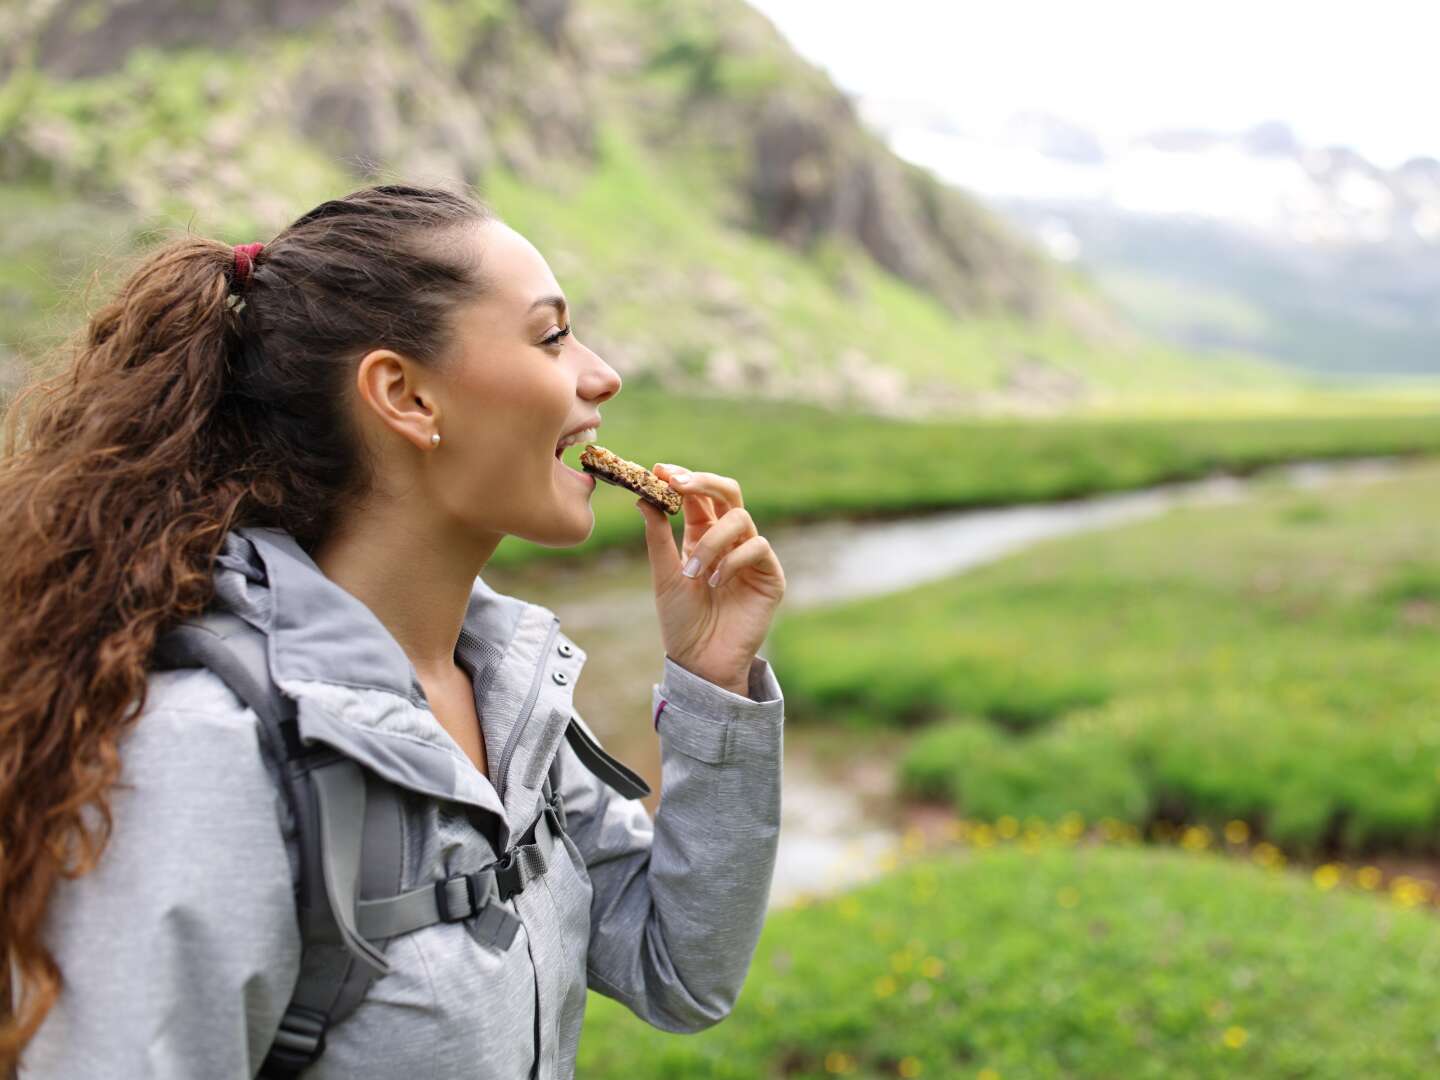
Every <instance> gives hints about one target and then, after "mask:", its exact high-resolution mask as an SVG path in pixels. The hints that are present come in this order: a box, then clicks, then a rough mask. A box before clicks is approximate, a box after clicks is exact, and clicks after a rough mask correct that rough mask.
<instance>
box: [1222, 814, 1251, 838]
mask: <svg viewBox="0 0 1440 1080" xmlns="http://www.w3.org/2000/svg"><path fill="white" fill-rule="evenodd" d="M1249 839H1250V826H1249V825H1247V824H1246V823H1245V822H1243V821H1241V820H1240V819H1239V818H1236V819H1235V820H1234V821H1227V822H1226V823H1225V842H1226V843H1227V844H1243V843H1245V841H1246V840H1249Z"/></svg>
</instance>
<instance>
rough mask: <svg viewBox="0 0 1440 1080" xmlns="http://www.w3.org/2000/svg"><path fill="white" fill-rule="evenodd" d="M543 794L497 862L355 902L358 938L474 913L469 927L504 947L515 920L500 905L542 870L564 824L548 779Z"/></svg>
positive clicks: (512, 937)
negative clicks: (521, 833)
mask: <svg viewBox="0 0 1440 1080" xmlns="http://www.w3.org/2000/svg"><path fill="white" fill-rule="evenodd" d="M546 794H547V795H548V796H549V797H548V798H547V799H546V800H545V802H544V805H543V809H542V811H541V813H540V814H539V816H538V817H536V819H535V821H534V823H533V824H532V825H531V826H530V828H529V829H527V830H526V831H525V835H524V836H522V837H521V838H520V840H519V841H518V842H517V843H516V844H515V845H514V846H513V847H511V848H510V849H509V850H508V851H506V852H505V854H504V855H503V856H502V857H501V858H500V859H499V860H498V861H497V862H494V863H491V864H490V865H489V866H485V867H482V868H481V869H479V870H472V871H471V872H470V873H468V874H455V875H453V876H451V877H448V878H443V879H442V880H440V881H437V882H434V883H433V884H427V885H422V886H420V887H419V888H415V889H409V890H406V891H405V892H402V893H399V894H397V895H395V896H387V897H381V898H379V899H360V900H358V901H357V902H356V904H355V928H356V930H357V931H358V932H359V934H360V936H361V937H362V938H367V939H370V940H372V941H373V940H381V939H385V938H391V937H395V936H397V935H399V934H408V933H410V932H411V931H413V930H419V929H421V928H422V927H426V926H433V925H434V924H435V923H440V922H462V921H464V920H466V919H469V918H472V917H474V916H477V915H478V916H479V919H478V921H477V923H476V925H475V929H476V931H477V932H478V933H479V934H480V936H481V937H482V938H484V939H485V940H487V941H489V942H490V943H491V944H493V945H495V946H496V947H498V948H500V949H502V950H504V949H508V948H509V947H510V943H511V942H512V941H514V940H515V934H516V932H517V931H518V930H519V927H520V920H519V919H517V918H516V917H515V915H514V914H512V913H511V912H510V911H508V910H506V909H505V908H504V907H503V906H501V905H503V904H504V903H505V902H506V901H507V900H509V899H510V898H511V897H512V896H514V895H516V894H517V893H521V892H524V891H525V887H526V886H527V885H529V884H530V882H532V881H534V880H535V879H536V878H538V877H539V876H540V875H541V874H543V873H545V870H546V868H547V867H548V866H549V862H550V851H551V848H552V846H553V845H554V843H555V834H556V832H557V831H559V830H560V829H561V828H562V827H563V823H564V814H565V810H564V805H563V803H562V802H561V799H560V796H559V794H558V793H555V792H551V791H550V790H549V781H548V779H547V781H546Z"/></svg>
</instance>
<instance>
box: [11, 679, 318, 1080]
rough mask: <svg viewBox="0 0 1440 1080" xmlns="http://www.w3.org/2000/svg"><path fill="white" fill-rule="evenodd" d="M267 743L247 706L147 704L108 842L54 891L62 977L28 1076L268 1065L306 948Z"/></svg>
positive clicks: (242, 1071)
mask: <svg viewBox="0 0 1440 1080" xmlns="http://www.w3.org/2000/svg"><path fill="white" fill-rule="evenodd" d="M195 674H196V675H200V674H202V673H195ZM203 674H204V675H205V676H208V673H203ZM259 739H260V736H259V728H258V726H257V724H256V721H255V718H254V714H253V713H251V712H249V711H248V710H243V709H241V708H239V707H236V708H234V709H233V710H228V711H226V710H214V711H208V710H207V711H204V712H200V711H196V710H183V711H182V710H179V709H173V710H172V709H158V710H151V709H150V708H149V707H148V706H147V708H146V711H145V712H144V713H143V714H142V716H141V718H140V719H139V721H137V724H136V727H135V728H134V729H132V731H131V732H130V734H129V736H127V738H126V739H125V740H124V741H123V742H122V744H121V761H122V775H121V780H120V784H119V785H117V786H116V788H114V789H113V791H112V794H111V807H112V813H113V821H114V827H113V831H112V833H111V835H110V839H109V842H108V844H107V846H106V848H105V850H104V852H103V853H102V855H101V857H100V860H99V862H98V863H97V865H96V867H95V868H94V869H93V870H92V871H91V872H90V873H88V874H85V875H84V876H82V877H79V878H77V879H74V880H71V881H62V882H61V883H60V884H59V885H58V886H57V887H56V890H55V892H54V894H53V896H52V899H51V903H50V914H49V918H48V922H47V927H46V939H47V944H48V945H49V946H50V948H51V949H52V951H53V952H54V953H55V956H56V959H57V961H58V962H59V964H60V968H61V974H62V978H63V980H64V983H63V986H62V989H61V993H60V997H59V1000H58V1001H57V1003H56V1005H55V1007H54V1008H52V1009H51V1011H50V1013H49V1014H48V1015H47V1016H46V1018H45V1020H44V1022H43V1023H42V1024H41V1026H40V1029H39V1031H38V1032H37V1034H36V1037H35V1039H34V1040H33V1041H32V1042H31V1044H30V1046H29V1047H28V1048H27V1050H26V1053H25V1055H24V1058H23V1068H22V1069H21V1072H20V1076H21V1077H22V1078H24V1080H31V1078H34V1080H39V1078H41V1077H47V1078H48V1077H56V1078H59V1077H80V1076H117V1077H118V1076H126V1077H146V1078H151V1080H169V1078H172V1077H173V1078H175V1080H181V1078H185V1080H190V1078H193V1077H197V1076H204V1077H214V1078H220V1080H240V1078H249V1077H252V1076H254V1075H255V1073H256V1072H258V1071H259V1068H260V1064H261V1061H262V1060H263V1058H264V1056H265V1054H266V1052H267V1050H268V1048H269V1045H270V1042H271V1040H272V1039H273V1037H274V1035H275V1031H276V1029H277V1027H278V1025H279V1020H280V1015H281V1013H282V1012H283V1011H284V1008H285V1005H286V1003H287V1002H288V1001H289V998H290V991H291V990H292V989H293V987H294V984H295V978H296V975H297V972H298V970H299V957H300V933H299V927H298V925H297V919H296V915H295V901H294V896H293V892H292V877H291V872H292V871H291V864H290V857H291V852H290V851H289V850H287V842H286V837H285V829H286V827H287V825H288V820H289V816H288V807H284V804H283V803H282V802H281V801H280V800H281V794H280V791H279V788H278V787H277V785H276V783H275V782H274V780H273V779H272V777H271V774H270V772H269V769H268V766H267V764H266V762H265V759H264V758H263V757H262V753H261V750H260V748H259Z"/></svg>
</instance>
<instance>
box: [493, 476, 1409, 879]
mask: <svg viewBox="0 0 1440 1080" xmlns="http://www.w3.org/2000/svg"><path fill="white" fill-rule="evenodd" d="M1404 468H1405V466H1404V464H1403V463H1401V462H1398V461H1396V460H1392V459H1360V460H1354V461H1343V462H1302V463H1296V464H1292V465H1286V466H1282V467H1277V468H1275V469H1271V470H1266V471H1264V472H1262V473H1259V474H1257V475H1256V476H1254V477H1251V478H1248V479H1243V480H1242V479H1237V478H1234V477H1228V476H1217V477H1213V478H1210V479H1206V480H1200V481H1195V482H1188V483H1176V484H1164V485H1159V486H1156V487H1152V488H1147V489H1142V490H1139V491H1133V492H1125V493H1121V494H1111V495H1099V496H1095V497H1092V498H1086V499H1077V500H1072V501H1068V502H1061V503H1047V504H1039V505H1026V506H1014V507H1005V508H1001V509H990V510H959V511H953V512H947V513H941V514H927V515H925V516H921V517H913V518H902V519H893V520H886V521H834V522H824V523H820V524H810V525H803V526H776V527H774V528H767V527H765V526H764V525H763V523H762V525H761V528H762V531H763V532H764V534H765V535H766V536H767V537H768V538H769V540H770V543H771V545H772V546H773V547H774V549H775V551H776V552H777V553H778V554H779V556H780V560H781V562H782V563H783V564H784V566H785V577H786V594H785V602H784V605H783V609H782V610H789V611H795V610H800V609H804V608H812V607H818V606H822V605H825V604H831V603H840V602H843V601H847V600H854V599H858V598H860V597H866V596H875V595H880V594H884V593H888V592H894V591H897V590H900V589H907V588H911V587H913V586H916V585H920V584H923V583H924V582H927V581H933V580H936V579H938V578H944V577H950V576H952V575H955V574H959V573H963V572H965V571H968V570H971V569H973V568H975V567H977V566H981V565H983V564H985V563H989V562H993V561H995V560H997V559H1001V558H1004V557H1005V556H1007V555H1011V554H1013V553H1015V552H1018V551H1022V550H1024V549H1026V548H1028V547H1031V546H1033V545H1035V544H1037V543H1040V542H1042V541H1045V540H1049V539H1052V538H1055V537H1061V536H1067V535H1071V534H1075V533H1081V532H1090V531H1093V530H1096V529H1105V528H1110V527H1114V526H1117V525H1122V524H1126V523H1129V522H1133V521H1139V520H1142V519H1146V518H1153V517H1157V516H1159V515H1161V514H1164V513H1167V512H1168V511H1170V510H1172V509H1175V508H1178V507H1187V506H1207V505H1225V504H1232V503H1238V502H1241V501H1244V500H1246V499H1248V498H1250V497H1251V496H1252V495H1253V494H1254V493H1255V492H1256V491H1257V490H1275V489H1277V488H1279V489H1288V490H1301V491H1323V490H1328V489H1330V488H1334V487H1337V486H1341V485H1350V484H1365V483H1372V482H1374V481H1377V480H1381V479H1385V478H1388V477H1392V476H1395V475H1398V474H1400V473H1401V472H1402V470H1403V469H1404ZM604 491H605V489H602V492H604ZM597 497H604V494H603V493H602V494H601V495H599V496H597ZM637 543H638V545H639V546H638V547H637V549H636V551H635V552H634V553H633V554H632V553H628V552H616V551H611V552H606V553H604V554H602V555H600V556H597V557H596V558H595V559H593V560H588V561H586V562H585V563H583V564H564V563H562V562H560V561H549V560H547V561H542V562H539V563H535V564H531V565H529V566H525V567H521V568H515V569H503V568H498V567H495V568H491V569H489V570H487V571H486V572H485V574H484V577H485V580H486V581H487V582H488V583H489V584H491V585H492V586H494V587H495V588H497V589H499V590H501V591H502V592H506V593H511V594H513V595H516V596H523V597H525V598H526V599H527V600H531V601H533V602H535V603H540V604H544V605H545V606H546V607H548V608H550V609H551V610H553V611H554V612H555V613H556V614H557V615H558V616H559V617H560V622H561V625H562V626H564V628H565V632H566V634H568V635H569V636H570V637H571V638H572V639H573V640H575V641H577V642H578V643H579V644H580V645H581V647H582V648H583V649H585V651H586V654H587V660H586V664H585V670H584V673H583V675H582V677H581V679H580V681H579V683H578V684H577V685H576V690H575V701H576V707H577V708H578V709H579V710H580V712H581V714H582V715H583V716H584V717H585V719H586V720H587V722H588V723H589V724H590V725H591V727H593V728H594V729H595V731H596V733H597V734H598V735H599V736H600V737H601V738H602V739H603V740H604V741H605V744H606V746H607V748H609V749H610V750H612V751H613V752H614V753H615V754H617V755H618V756H619V757H621V758H622V759H624V760H625V761H626V762H628V763H629V764H630V765H632V766H633V767H634V768H636V769H637V770H638V771H639V772H641V773H642V774H643V775H644V776H645V777H646V779H647V780H648V781H649V782H650V785H651V787H652V789H653V790H654V791H655V795H652V796H651V798H650V799H649V800H647V805H648V806H649V808H650V811H651V812H652V813H654V812H655V810H656V809H657V801H658V794H659V789H660V783H659V779H660V762H659V745H658V742H657V739H656V736H655V733H654V731H653V729H652V728H651V726H650V723H649V716H648V714H649V709H650V688H651V685H652V684H653V683H654V682H655V681H656V680H658V679H659V677H660V663H659V659H658V658H659V657H661V656H662V655H663V650H662V648H661V645H660V638H659V629H658V625H657V623H656V619H655V610H654V600H653V597H652V594H651V590H650V566H649V562H648V561H647V559H646V556H645V550H644V546H643V541H642V540H639V539H638V538H637ZM761 654H762V655H765V650H764V649H763V648H762V650H761ZM777 675H778V676H779V678H780V680H781V684H782V685H783V684H784V679H785V673H784V672H777ZM835 739H836V735H835V733H833V732H826V731H823V730H811V729H806V728H803V727H799V726H791V727H789V728H788V729H787V731H786V733H785V751H786V752H785V788H784V797H783V800H784V811H783V818H782V825H781V834H780V855H779V860H778V863H777V866H776V871H775V882H774V887H773V889H772V891H771V900H770V902H771V906H772V907H774V906H780V905H784V904H787V903H790V902H793V901H794V900H795V899H797V898H798V897H799V896H800V895H802V894H814V893H821V892H825V891H829V890H831V889H835V888H839V887H842V886H845V885H848V884H851V883H853V882H856V881H859V880H861V879H863V878H865V877H868V876H870V875H872V874H874V873H876V872H878V871H879V870H880V869H882V868H883V867H884V866H886V865H887V864H888V862H889V860H890V859H891V858H893V856H894V854H895V853H896V852H897V851H898V849H899V847H900V845H901V829H900V815H899V806H898V800H897V799H896V798H895V793H894V789H893V786H892V785H893V776H894V769H893V767H892V761H891V760H890V755H889V754H887V753H886V752H885V751H886V748H885V745H884V742H883V736H879V737H878V741H877V740H870V741H869V742H868V744H867V745H861V740H859V739H858V737H854V736H851V735H850V734H848V733H847V734H846V735H845V736H844V739H845V740H846V745H843V746H840V745H836V743H835Z"/></svg>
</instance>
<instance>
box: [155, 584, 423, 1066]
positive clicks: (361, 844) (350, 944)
mask: <svg viewBox="0 0 1440 1080" xmlns="http://www.w3.org/2000/svg"><path fill="white" fill-rule="evenodd" d="M154 666H155V667H157V668H187V667H205V668H208V669H209V670H210V671H212V672H214V673H215V674H216V675H217V676H218V677H219V678H220V679H221V680H223V681H224V683H225V684H226V685H227V686H228V687H229V688H230V689H231V690H232V691H234V692H235V695H236V696H237V697H239V698H240V700H241V701H243V702H244V703H245V704H246V705H248V706H249V707H250V708H252V709H253V710H254V711H255V714H256V716H258V717H259V718H260V721H261V724H262V728H263V731H264V734H265V737H266V739H267V740H268V741H269V743H270V746H271V748H272V750H273V751H274V753H275V755H276V758H277V759H278V761H279V764H280V772H281V777H282V785H281V786H282V789H283V793H284V795H285V797H286V799H287V801H288V803H289V806H290V810H291V813H292V815H293V818H294V822H295V832H296V840H297V844H298V847H299V853H300V860H299V866H300V874H299V880H298V881H297V882H296V900H297V908H298V918H299V924H300V936H301V959H300V974H299V977H298V979H297V981H296V985H295V991H294V994H293V996H292V998H291V1001H290V1004H289V1006H288V1007H287V1008H286V1010H285V1013H284V1016H283V1017H282V1018H281V1021H280V1026H279V1030H278V1031H277V1032H276V1036H275V1042H274V1043H273V1045H272V1046H271V1049H270V1053H269V1055H268V1056H267V1057H266V1059H265V1063H264V1065H263V1066H262V1067H261V1071H260V1075H261V1076H263V1077H277V1078H289V1077H293V1076H296V1075H298V1074H299V1073H300V1072H301V1071H302V1070H303V1069H305V1068H306V1067H307V1066H309V1065H310V1064H311V1063H313V1062H314V1061H315V1059H316V1058H318V1057H319V1056H320V1054H321V1053H322V1052H323V1051H324V1049H325V1030H326V1028H328V1027H329V1026H330V1025H331V1024H333V1023H335V1022H336V1021H337V1020H339V1019H341V1018H342V1017H343V1016H346V1015H348V1014H349V1013H350V1012H351V1011H353V1010H354V1008H355V1006H356V1005H358V1004H359V1002H360V999H361V998H362V997H363V996H364V994H365V990H366V988H367V987H368V986H369V984H370V982H371V980H373V979H374V978H375V976H376V975H377V974H383V973H384V972H386V971H388V970H389V964H388V962H387V961H386V960H385V956H384V954H383V952H382V951H381V949H382V948H383V946H384V942H383V941H381V942H375V943H372V942H370V941H367V940H365V938H363V937H362V936H361V935H360V934H359V932H358V931H357V929H356V926H355V915H354V912H355V910H356V904H357V901H358V896H357V890H366V889H370V888H374V889H376V890H379V891H391V892H393V891H394V890H395V888H396V887H398V882H399V879H400V871H401V848H400V806H399V802H398V795H397V793H396V792H395V791H394V789H393V787H392V785H389V784H386V783H384V782H382V781H379V780H378V779H377V778H374V777H371V776H369V774H367V773H365V772H364V770H362V769H361V768H360V767H359V766H358V765H357V764H356V763H355V762H353V761H351V760H350V759H348V758H346V757H344V756H343V755H340V754H337V753H335V752H333V751H331V750H329V749H328V748H324V747H309V746H306V745H305V744H304V743H302V742H301V740H300V734H299V727H298V723H297V720H296V708H295V702H294V701H293V700H292V699H291V698H289V697H288V696H286V695H285V694H284V693H283V692H282V691H281V690H280V688H279V687H278V686H277V685H276V684H275V682H274V680H273V679H272V678H271V675H270V665H269V659H268V655H267V641H266V636H265V634H264V633H263V632H262V631H260V630H257V629H256V628H255V627H253V626H251V625H250V624H249V623H247V622H245V620H243V619H241V618H240V617H239V616H237V615H234V614H233V613H230V612H222V611H214V610H212V611H209V612H206V613H205V614H204V615H201V616H198V617H197V618H194V619H190V620H186V621H185V622H182V623H181V624H179V625H178V626H176V627H175V628H174V629H172V630H170V631H169V632H167V633H166V634H164V635H163V636H162V637H161V638H160V639H159V641H158V642H157V644H156V649H155V663H154ZM362 823H363V824H362ZM362 830H363V834H364V835H362Z"/></svg>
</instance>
